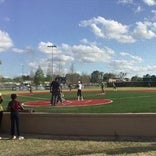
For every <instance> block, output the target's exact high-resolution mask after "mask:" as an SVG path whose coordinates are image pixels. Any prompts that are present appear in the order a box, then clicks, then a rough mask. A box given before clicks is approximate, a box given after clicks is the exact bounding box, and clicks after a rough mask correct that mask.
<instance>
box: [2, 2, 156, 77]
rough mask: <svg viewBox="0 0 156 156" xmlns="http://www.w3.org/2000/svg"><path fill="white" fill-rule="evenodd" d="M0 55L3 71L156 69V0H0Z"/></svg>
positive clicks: (132, 72)
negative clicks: (52, 46) (39, 69)
mask: <svg viewBox="0 0 156 156" xmlns="http://www.w3.org/2000/svg"><path fill="white" fill-rule="evenodd" d="M51 45H56V46H57V47H56V48H55V47H54V48H51V47H48V46H51ZM52 53H53V55H52ZM52 58H53V59H52ZM0 60H1V62H2V64H1V65H0V74H1V75H3V76H5V77H15V76H20V75H22V74H30V73H31V72H32V71H36V69H37V68H38V66H41V68H42V69H43V71H44V72H45V74H46V73H47V71H48V69H49V68H50V67H51V66H52V65H53V71H54V73H58V72H59V73H62V74H66V73H68V72H69V71H70V70H71V66H73V67H74V71H75V72H79V73H87V74H90V73H92V72H93V71H94V70H99V71H103V72H104V73H106V72H113V73H115V74H118V73H120V72H126V73H127V76H128V77H131V76H135V75H138V76H142V75H145V74H152V75H156V0H0ZM52 60H53V63H52Z"/></svg>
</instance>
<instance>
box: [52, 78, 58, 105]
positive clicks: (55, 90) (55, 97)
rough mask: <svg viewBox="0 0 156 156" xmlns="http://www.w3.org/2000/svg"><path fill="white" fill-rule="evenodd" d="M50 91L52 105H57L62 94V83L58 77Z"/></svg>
mask: <svg viewBox="0 0 156 156" xmlns="http://www.w3.org/2000/svg"><path fill="white" fill-rule="evenodd" d="M50 93H51V105H52V106H55V105H56V104H57V102H58V96H59V95H60V84H59V82H58V79H57V78H56V79H55V80H54V81H52V82H51V84H50Z"/></svg>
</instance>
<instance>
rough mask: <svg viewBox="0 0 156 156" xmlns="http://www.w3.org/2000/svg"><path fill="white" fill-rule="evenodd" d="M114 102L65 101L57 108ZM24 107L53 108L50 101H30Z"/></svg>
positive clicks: (99, 100)
mask: <svg viewBox="0 0 156 156" xmlns="http://www.w3.org/2000/svg"><path fill="white" fill-rule="evenodd" d="M112 102H113V101H112V100H110V99H85V100H83V101H78V100H65V101H64V102H63V103H58V104H57V105H56V106H55V107H79V106H93V105H105V104H110V103H112ZM24 105H25V106H29V107H43V106H51V104H50V100H49V101H48V100H46V101H43V100H41V101H29V102H25V103H24Z"/></svg>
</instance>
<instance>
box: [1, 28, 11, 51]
mask: <svg viewBox="0 0 156 156" xmlns="http://www.w3.org/2000/svg"><path fill="white" fill-rule="evenodd" d="M12 46H13V42H12V40H11V38H10V36H9V34H8V33H7V32H4V31H1V30H0V52H2V51H6V50H7V49H9V48H11V47H12Z"/></svg>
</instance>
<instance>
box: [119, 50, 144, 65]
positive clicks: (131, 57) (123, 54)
mask: <svg viewBox="0 0 156 156" xmlns="http://www.w3.org/2000/svg"><path fill="white" fill-rule="evenodd" d="M120 55H121V56H128V57H129V58H130V60H131V61H132V62H134V63H141V62H142V61H143V59H142V58H141V57H139V56H134V55H131V54H129V53H126V52H121V53H120Z"/></svg>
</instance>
